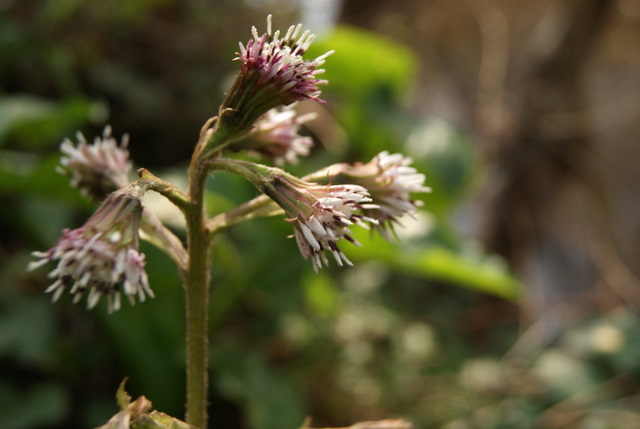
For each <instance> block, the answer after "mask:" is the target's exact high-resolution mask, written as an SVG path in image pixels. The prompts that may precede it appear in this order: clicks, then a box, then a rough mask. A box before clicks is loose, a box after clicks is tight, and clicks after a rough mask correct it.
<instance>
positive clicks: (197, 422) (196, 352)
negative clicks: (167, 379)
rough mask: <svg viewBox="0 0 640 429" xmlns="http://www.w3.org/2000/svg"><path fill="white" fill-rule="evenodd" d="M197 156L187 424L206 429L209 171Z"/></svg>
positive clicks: (192, 183)
mask: <svg viewBox="0 0 640 429" xmlns="http://www.w3.org/2000/svg"><path fill="white" fill-rule="evenodd" d="M198 152H199V151H198V150H196V152H195V153H194V156H193V160H192V163H191V167H190V169H189V200H190V203H191V207H190V210H188V212H187V214H186V219H187V246H188V253H189V263H188V265H187V271H186V273H185V275H184V278H185V283H186V284H185V286H186V302H187V405H186V420H187V423H189V424H190V425H192V426H195V427H197V428H202V429H204V428H207V427H208V426H207V405H208V399H207V394H208V385H209V375H208V363H209V357H208V337H209V333H208V314H209V311H208V310H209V283H210V250H211V244H212V243H211V242H212V238H211V237H210V236H209V234H207V232H206V227H205V219H206V218H205V213H204V184H205V180H206V178H207V170H206V167H205V165H204V163H203V162H200V161H199V159H198V155H199V154H198Z"/></svg>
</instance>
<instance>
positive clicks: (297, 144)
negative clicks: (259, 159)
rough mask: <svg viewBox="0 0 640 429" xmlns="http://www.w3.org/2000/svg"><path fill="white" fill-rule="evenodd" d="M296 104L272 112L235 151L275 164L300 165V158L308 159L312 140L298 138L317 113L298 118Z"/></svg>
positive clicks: (269, 112) (266, 115)
mask: <svg viewBox="0 0 640 429" xmlns="http://www.w3.org/2000/svg"><path fill="white" fill-rule="evenodd" d="M293 106H294V105H293V104H291V105H289V106H286V107H283V108H275V109H271V110H269V111H268V112H267V113H265V114H264V115H262V116H261V117H260V118H258V120H257V121H256V123H255V125H254V126H253V129H252V130H251V132H250V133H249V134H248V135H247V137H246V139H245V140H242V141H239V142H237V143H235V144H234V148H237V149H246V150H249V151H253V152H257V153H258V154H260V155H262V156H263V157H265V158H267V159H269V160H271V161H272V162H273V163H274V164H276V165H278V166H282V165H284V164H287V163H288V164H297V163H298V156H307V155H309V151H310V150H311V147H313V139H312V138H311V137H308V136H301V135H300V134H299V131H300V126H301V125H302V124H304V123H305V122H307V121H310V120H312V119H315V117H316V113H314V112H312V113H307V114H304V115H297V114H296V111H295V110H294V109H293Z"/></svg>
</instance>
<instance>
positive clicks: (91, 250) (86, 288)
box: [28, 191, 153, 312]
mask: <svg viewBox="0 0 640 429" xmlns="http://www.w3.org/2000/svg"><path fill="white" fill-rule="evenodd" d="M142 209H143V206H142V201H141V194H139V193H137V192H136V193H134V192H127V191H116V192H113V193H112V194H110V195H109V196H108V197H107V199H106V200H105V201H104V202H103V203H102V205H101V206H100V207H99V208H98V210H97V211H96V212H95V213H94V214H93V216H91V218H90V219H89V220H88V221H87V222H86V223H85V224H84V225H83V226H82V227H80V228H78V229H74V230H69V229H65V230H64V231H63V232H62V237H60V239H58V242H57V243H56V245H55V246H53V247H52V248H51V249H49V250H47V251H46V252H34V253H33V255H34V256H35V257H37V258H40V260H39V261H34V262H32V263H30V264H29V267H28V269H29V270H33V269H35V268H38V267H40V266H42V265H44V264H46V263H47V262H51V261H58V265H57V267H56V268H55V269H54V270H53V271H51V272H50V273H49V277H51V278H55V281H54V282H53V284H51V285H50V286H49V287H48V288H47V289H46V291H45V292H47V293H53V301H56V300H58V299H59V298H60V296H61V295H62V293H63V292H64V291H65V290H66V289H67V288H68V287H69V288H70V289H69V293H71V294H72V295H74V299H73V301H74V303H75V302H78V301H80V299H82V296H83V295H84V294H85V292H87V293H88V297H87V306H88V308H93V307H95V306H96V304H97V303H98V301H99V300H100V297H101V296H102V295H105V296H106V297H107V303H108V308H109V312H111V311H114V310H118V309H119V308H120V292H123V293H124V294H125V296H126V297H127V298H128V299H129V301H130V302H131V303H132V304H133V303H134V302H135V297H136V296H137V297H138V299H139V300H140V301H144V300H145V298H146V296H147V295H148V296H150V297H153V291H152V290H151V289H150V287H149V282H148V280H147V273H146V272H145V270H144V265H145V257H144V254H141V253H139V252H138V227H139V224H140V217H141V215H142Z"/></svg>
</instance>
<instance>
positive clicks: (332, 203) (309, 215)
mask: <svg viewBox="0 0 640 429" xmlns="http://www.w3.org/2000/svg"><path fill="white" fill-rule="evenodd" d="M264 190H265V193H266V194H267V195H268V196H269V197H271V198H272V199H273V200H274V201H275V202H276V203H278V205H279V206H280V207H281V208H282V209H283V210H284V211H285V213H286V215H287V216H288V218H287V222H289V223H291V224H293V226H294V236H295V238H296V241H297V242H298V248H299V249H300V253H302V256H303V257H304V258H305V259H307V258H308V257H311V262H312V264H313V269H314V270H315V271H316V272H317V271H318V269H319V268H321V267H322V265H323V264H324V265H328V263H329V261H328V259H327V257H326V255H325V251H329V252H331V253H333V256H334V258H335V260H336V263H337V264H338V265H340V266H342V265H344V264H347V265H353V264H352V263H351V261H349V259H347V257H346V256H345V255H344V253H342V251H341V250H340V248H339V247H338V244H337V243H338V242H339V241H340V240H341V239H343V238H344V239H346V240H347V241H350V242H351V243H353V244H355V245H357V246H360V243H358V242H357V241H356V240H355V239H354V238H353V237H351V231H350V229H349V227H350V226H351V225H353V224H358V225H360V226H362V227H364V228H367V229H368V225H367V223H366V222H368V223H371V224H374V225H375V224H377V221H376V220H375V219H372V218H370V217H368V216H365V215H363V214H361V213H360V212H361V211H363V210H368V209H375V208H376V207H377V206H376V205H373V204H370V202H371V198H369V193H368V192H367V190H366V189H364V188H363V187H361V186H357V185H333V186H326V185H318V184H314V183H308V182H304V181H302V180H299V179H295V178H288V177H285V176H281V175H280V176H276V177H274V178H272V180H271V182H270V183H269V185H268V186H265V187H264Z"/></svg>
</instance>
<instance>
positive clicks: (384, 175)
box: [339, 151, 431, 238]
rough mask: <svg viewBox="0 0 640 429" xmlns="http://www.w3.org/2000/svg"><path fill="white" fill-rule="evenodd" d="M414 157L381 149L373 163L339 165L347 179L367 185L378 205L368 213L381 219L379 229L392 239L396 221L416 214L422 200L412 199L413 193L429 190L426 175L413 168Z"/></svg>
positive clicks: (368, 210) (367, 212)
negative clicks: (425, 183) (426, 184)
mask: <svg viewBox="0 0 640 429" xmlns="http://www.w3.org/2000/svg"><path fill="white" fill-rule="evenodd" d="M412 163H413V160H412V159H411V158H410V157H407V156H404V155H402V154H400V153H395V154H390V153H389V152H387V151H383V152H380V153H379V154H378V155H376V156H375V157H374V158H373V159H372V160H371V161H370V162H368V163H366V164H357V165H353V166H348V165H346V164H340V167H341V168H340V169H339V170H340V172H341V173H343V174H345V175H346V177H347V180H349V181H352V182H353V183H357V184H359V185H361V186H364V187H365V188H367V189H368V190H369V192H370V194H371V198H372V199H373V202H374V203H375V204H376V205H377V208H374V209H367V210H366V211H365V213H366V214H367V216H370V217H372V218H374V219H377V220H378V222H379V223H378V225H377V230H378V231H379V232H380V233H381V234H382V235H383V236H384V237H385V238H389V234H388V233H389V232H391V233H393V226H394V224H398V223H399V219H400V218H401V217H402V216H403V215H405V214H408V215H410V216H411V215H413V214H414V213H415V212H416V210H417V207H420V206H421V205H422V202H421V201H418V200H413V199H412V198H411V195H410V194H412V193H424V192H430V191H431V188H429V187H427V186H425V185H424V182H425V175H424V174H422V173H418V171H417V170H416V169H415V168H414V167H411V166H410V165H411V164H412Z"/></svg>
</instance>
